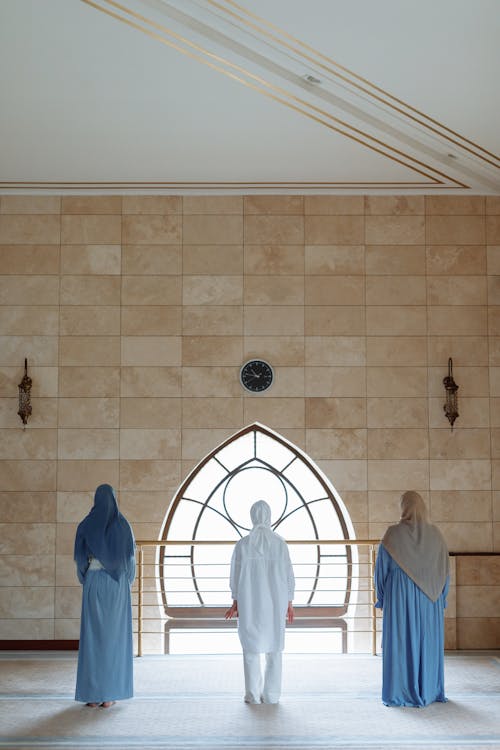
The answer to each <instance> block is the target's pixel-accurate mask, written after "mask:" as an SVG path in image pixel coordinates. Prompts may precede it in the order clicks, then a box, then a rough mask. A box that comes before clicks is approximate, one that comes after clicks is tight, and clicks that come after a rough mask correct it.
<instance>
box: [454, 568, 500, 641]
mask: <svg viewBox="0 0 500 750" xmlns="http://www.w3.org/2000/svg"><path fill="white" fill-rule="evenodd" d="M489 583H490V585H486V586H479V585H474V586H464V585H460V586H457V617H458V618H461V617H497V618H498V621H499V624H500V596H499V594H498V589H496V587H495V586H494V585H493V584H492V582H491V578H490V582H489ZM499 643H500V638H499Z"/></svg>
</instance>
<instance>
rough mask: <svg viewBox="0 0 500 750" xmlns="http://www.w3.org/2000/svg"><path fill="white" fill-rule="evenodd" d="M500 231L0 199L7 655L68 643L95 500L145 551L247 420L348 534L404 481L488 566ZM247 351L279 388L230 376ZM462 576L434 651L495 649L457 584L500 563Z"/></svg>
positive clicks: (110, 200) (290, 209) (470, 560)
mask: <svg viewBox="0 0 500 750" xmlns="http://www.w3.org/2000/svg"><path fill="white" fill-rule="evenodd" d="M499 215H500V198H498V197H492V196H488V197H485V196H468V197H462V196H366V197H363V196H189V197H180V196H124V197H121V196H91V197H87V196H69V197H62V198H61V197H58V196H0V530H1V534H0V571H1V577H0V585H1V586H2V590H1V602H2V603H1V606H0V639H11V638H25V639H51V638H54V639H66V638H76V637H77V636H78V618H79V606H80V595H79V587H78V585H77V583H76V579H75V576H74V572H73V563H72V548H73V539H74V532H75V527H76V524H77V522H78V521H79V520H80V519H81V518H82V517H83V516H84V515H85V513H86V512H87V510H88V508H89V507H90V505H91V503H92V493H93V490H94V489H95V487H96V485H97V484H98V483H100V482H103V481H106V482H110V483H111V484H113V485H115V486H116V487H117V489H118V491H119V494H120V499H121V503H122V508H123V510H124V512H125V513H126V515H127V516H128V517H129V519H130V520H131V522H132V524H133V526H134V528H135V532H136V535H137V537H139V538H145V537H156V536H157V534H158V532H159V529H160V527H161V523H162V520H163V518H164V514H165V512H166V509H167V507H168V504H169V502H170V500H171V498H172V496H173V494H174V493H175V490H176V488H177V487H178V485H179V483H180V482H181V480H182V479H183V478H184V477H185V476H186V474H187V473H188V472H189V471H190V470H191V469H192V468H193V467H194V466H195V465H196V463H197V462H198V461H199V460H200V459H201V458H202V457H203V456H204V455H205V454H206V453H207V452H208V451H210V450H213V449H214V448H215V447H216V445H218V444H219V443H220V442H222V441H223V440H224V439H226V438H227V437H228V436H229V435H231V434H232V433H234V432H236V431H237V430H239V429H240V428H242V427H243V426H245V425H246V424H248V423H250V422H253V421H259V422H263V423H264V424H266V425H267V426H269V427H270V428H272V429H274V430H277V431H278V432H280V433H281V434H282V435H283V436H284V437H286V438H287V439H289V440H291V441H293V442H294V443H295V444H296V445H298V446H299V447H300V448H302V449H303V450H306V451H307V452H308V454H309V455H310V456H311V458H312V459H313V460H314V461H316V462H317V463H318V465H319V466H320V467H321V469H322V470H323V471H324V472H325V473H326V474H327V475H328V477H329V479H330V480H331V481H332V483H333V484H334V486H335V487H336V488H337V489H338V490H339V492H340V493H341V494H342V497H343V499H344V502H345V504H346V506H347V508H348V510H349V512H350V514H351V519H352V521H353V523H354V527H355V530H356V533H357V535H358V536H359V537H362V538H379V537H380V536H381V534H382V533H383V532H384V530H385V528H386V526H387V525H388V524H389V523H393V522H395V521H396V520H397V517H398V498H399V495H400V493H401V492H402V491H403V490H405V489H407V488H409V487H412V488H414V489H417V490H418V491H420V492H421V493H422V494H423V496H424V497H425V499H426V501H427V502H428V504H429V507H430V511H431V516H432V520H433V521H434V522H436V523H437V524H438V525H439V526H440V528H441V529H442V531H443V533H444V534H445V536H446V539H447V541H448V544H449V547H450V549H451V550H453V551H454V552H462V553H471V552H475V553H487V552H490V553H491V552H500V500H499V498H500V220H499ZM254 356H257V357H263V358H265V359H267V360H269V361H270V362H271V364H272V365H273V367H274V369H275V373H276V381H275V384H274V385H273V387H272V388H271V390H270V391H269V392H267V393H265V394H262V395H260V396H252V395H248V394H245V392H244V391H243V390H242V388H241V386H240V384H239V382H238V374H239V368H240V366H241V364H242V363H243V362H244V361H245V360H247V359H249V358H250V357H254ZM24 357H28V361H29V370H30V375H31V376H32V378H33V394H32V395H33V416H32V418H31V419H30V421H29V425H28V428H27V429H26V430H23V429H22V425H21V422H20V420H19V418H18V416H17V414H16V412H17V384H18V383H19V381H20V380H21V377H22V374H23V363H24ZM448 357H453V360H454V375H455V379H456V381H457V383H458V384H459V386H460V390H459V410H460V417H459V419H458V420H457V422H456V427H455V430H454V431H453V433H452V432H451V431H450V429H449V426H448V422H447V421H446V418H445V417H444V414H443V402H444V388H443V385H442V379H443V377H444V376H445V375H446V374H447V362H448ZM463 559H464V560H466V561H467V563H466V564H465V563H462V562H460V563H457V570H456V576H457V581H456V583H457V588H456V592H457V594H456V611H455V609H454V610H453V614H452V616H450V618H449V619H450V622H449V624H448V630H449V643H456V644H457V645H458V647H463V648H474V647H481V646H484V647H486V646H488V644H489V643H490V642H491V638H490V636H489V635H488V633H490V632H491V629H492V628H494V627H495V626H497V625H498V617H499V616H500V613H499V611H498V610H499V604H498V581H497V577H498V576H496V573H495V575H493V573H492V579H491V581H492V582H491V583H488V582H486V583H485V582H482V583H480V584H477V583H473V584H471V583H468V582H467V581H469V578H470V577H471V576H474V575H476V574H477V575H480V576H482V577H483V578H485V580H487V579H488V570H489V568H488V566H489V565H491V566H494V565H496V563H495V562H494V561H495V558H494V557H492V556H490V557H480V556H478V555H476V556H472V557H466V558H463ZM488 561H493V562H488ZM495 570H496V568H495ZM495 576H496V577H495ZM462 578H463V580H461V579H462ZM483 578H481V581H483ZM472 586H475V589H474V591H472V590H471V588H469V587H472ZM488 586H490V587H492V588H489V589H488V588H487V587H488ZM469 594H470V596H469ZM495 597H496V598H495ZM495 602H496V604H495ZM453 607H455V603H454V604H453ZM495 618H496V619H495ZM452 631H453V633H452ZM483 635H484V637H483Z"/></svg>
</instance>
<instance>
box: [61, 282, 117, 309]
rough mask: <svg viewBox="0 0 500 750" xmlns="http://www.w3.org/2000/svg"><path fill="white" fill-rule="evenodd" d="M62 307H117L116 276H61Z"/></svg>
mask: <svg viewBox="0 0 500 750" xmlns="http://www.w3.org/2000/svg"><path fill="white" fill-rule="evenodd" d="M61 304H62V305H119V304H120V279H119V277H118V276H62V277H61Z"/></svg>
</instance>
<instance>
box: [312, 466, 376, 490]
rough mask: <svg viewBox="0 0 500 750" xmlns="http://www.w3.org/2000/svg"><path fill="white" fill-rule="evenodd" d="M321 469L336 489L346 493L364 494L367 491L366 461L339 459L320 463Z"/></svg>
mask: <svg viewBox="0 0 500 750" xmlns="http://www.w3.org/2000/svg"><path fill="white" fill-rule="evenodd" d="M318 466H319V468H320V469H321V470H322V471H323V472H324V473H325V474H326V476H327V477H329V478H330V479H331V482H332V484H333V486H334V487H335V489H336V490H337V491H338V492H341V493H342V494H344V493H346V492H364V491H366V489H367V477H366V461H357V460H355V459H353V460H351V459H339V460H332V461H323V460H320V461H318Z"/></svg>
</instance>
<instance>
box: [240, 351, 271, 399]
mask: <svg viewBox="0 0 500 750" xmlns="http://www.w3.org/2000/svg"><path fill="white" fill-rule="evenodd" d="M273 380H274V372H273V368H272V367H271V365H270V364H268V363H267V362H264V360H263V359H250V360H249V361H248V362H245V364H244V365H243V366H242V368H241V370H240V381H241V385H242V386H243V388H246V390H247V391H250V392H251V393H262V391H267V389H268V388H270V387H271V385H272V382H273Z"/></svg>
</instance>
